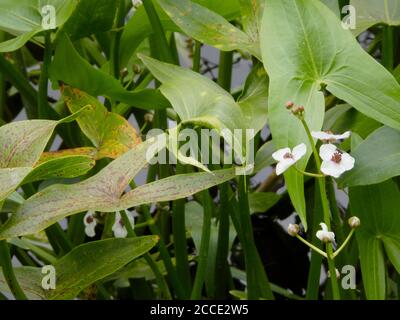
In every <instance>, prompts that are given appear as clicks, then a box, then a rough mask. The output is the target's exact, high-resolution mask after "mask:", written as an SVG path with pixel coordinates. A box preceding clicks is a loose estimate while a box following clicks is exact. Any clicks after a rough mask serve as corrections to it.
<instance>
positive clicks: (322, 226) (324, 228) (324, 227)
mask: <svg viewBox="0 0 400 320" xmlns="http://www.w3.org/2000/svg"><path fill="white" fill-rule="evenodd" d="M319 225H320V226H321V229H322V231H325V232H326V231H328V227H327V225H326V224H325V223H323V222H321V223H320V224H319Z"/></svg>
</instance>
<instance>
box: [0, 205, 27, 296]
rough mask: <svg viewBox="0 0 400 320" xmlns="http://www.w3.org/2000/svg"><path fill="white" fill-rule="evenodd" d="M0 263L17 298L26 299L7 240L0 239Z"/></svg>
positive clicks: (0, 206)
mask: <svg viewBox="0 0 400 320" xmlns="http://www.w3.org/2000/svg"><path fill="white" fill-rule="evenodd" d="M3 203H4V202H3V201H0V209H1V208H2V207H3ZM0 265H1V267H2V271H3V275H4V278H5V279H6V282H7V284H8V287H9V288H10V290H11V293H12V294H13V295H14V297H15V299H17V300H27V297H26V295H25V293H24V291H23V290H22V289H21V286H20V285H19V283H18V280H17V278H16V276H15V274H14V269H13V266H12V260H11V256H10V249H9V247H8V243H7V240H1V241H0Z"/></svg>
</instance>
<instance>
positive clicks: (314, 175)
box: [294, 166, 324, 178]
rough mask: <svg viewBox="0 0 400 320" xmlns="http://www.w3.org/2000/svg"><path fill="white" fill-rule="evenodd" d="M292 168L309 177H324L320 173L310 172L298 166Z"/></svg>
mask: <svg viewBox="0 0 400 320" xmlns="http://www.w3.org/2000/svg"><path fill="white" fill-rule="evenodd" d="M294 168H295V169H296V171H297V172H299V173H301V174H303V175H305V176H309V177H313V178H323V177H324V175H323V174H320V173H312V172H307V171H303V170H300V169H299V168H297V167H296V166H294Z"/></svg>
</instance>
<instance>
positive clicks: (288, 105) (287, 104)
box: [286, 101, 294, 109]
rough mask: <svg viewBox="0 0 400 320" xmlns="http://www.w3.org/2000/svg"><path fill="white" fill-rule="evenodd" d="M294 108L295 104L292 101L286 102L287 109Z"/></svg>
mask: <svg viewBox="0 0 400 320" xmlns="http://www.w3.org/2000/svg"><path fill="white" fill-rule="evenodd" d="M293 106H294V103H293V102H292V101H288V102H286V109H292V108H293Z"/></svg>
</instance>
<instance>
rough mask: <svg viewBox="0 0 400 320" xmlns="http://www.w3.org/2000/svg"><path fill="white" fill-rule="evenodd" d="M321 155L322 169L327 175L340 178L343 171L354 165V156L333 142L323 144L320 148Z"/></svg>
mask: <svg viewBox="0 0 400 320" xmlns="http://www.w3.org/2000/svg"><path fill="white" fill-rule="evenodd" d="M319 155H320V156H321V159H322V160H323V161H322V164H321V171H322V173H324V174H325V175H327V176H332V177H335V178H339V177H340V175H341V174H342V173H343V172H345V171H348V170H351V169H353V167H354V162H355V160H354V158H353V157H352V156H350V155H349V154H348V153H346V152H343V151H341V150H339V149H338V148H337V147H336V146H335V145H333V144H330V143H328V144H323V145H322V146H321V148H320V149H319Z"/></svg>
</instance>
